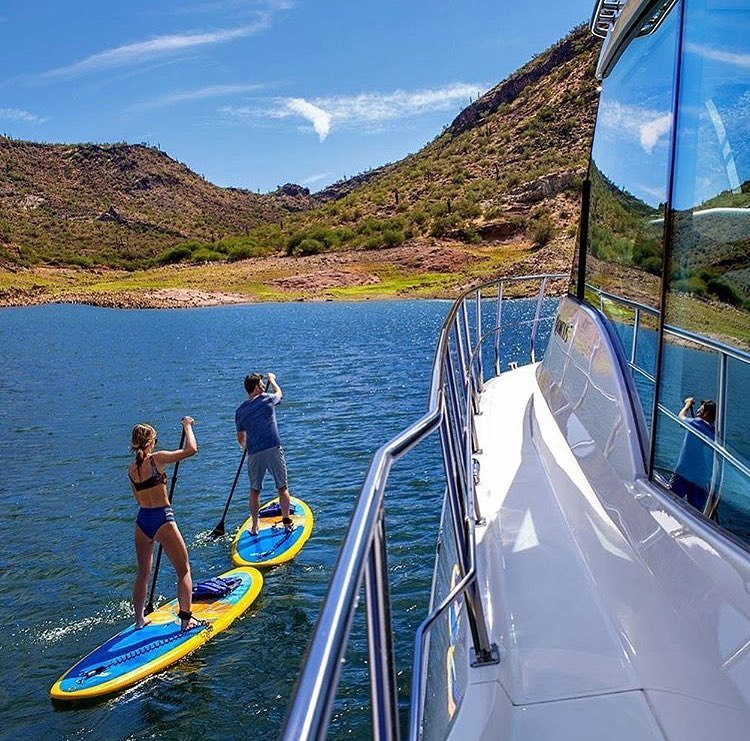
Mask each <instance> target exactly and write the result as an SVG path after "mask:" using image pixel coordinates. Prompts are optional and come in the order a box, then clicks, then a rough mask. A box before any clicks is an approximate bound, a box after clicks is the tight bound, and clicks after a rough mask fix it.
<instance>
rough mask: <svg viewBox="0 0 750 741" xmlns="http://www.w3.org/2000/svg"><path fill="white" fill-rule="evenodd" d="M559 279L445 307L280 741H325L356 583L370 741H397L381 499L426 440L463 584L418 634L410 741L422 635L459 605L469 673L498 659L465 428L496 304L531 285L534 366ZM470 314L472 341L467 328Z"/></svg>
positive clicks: (375, 466)
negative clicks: (435, 457)
mask: <svg viewBox="0 0 750 741" xmlns="http://www.w3.org/2000/svg"><path fill="white" fill-rule="evenodd" d="M567 278H568V276H567V275H565V274H556V275H534V276H522V277H514V278H504V279H500V280H499V281H493V282H492V283H486V284H484V285H482V286H479V287H477V288H473V289H470V290H468V291H466V292H464V293H463V294H462V295H461V296H460V297H459V298H458V299H457V300H456V301H455V303H454V304H453V305H452V307H451V309H450V311H449V312H448V316H447V318H446V319H445V322H444V323H443V326H442V328H441V330H440V335H439V340H438V346H437V351H436V354H435V360H434V363H433V368H432V376H431V383H430V395H429V403H428V409H427V412H426V414H425V415H424V416H423V417H421V418H420V419H419V420H417V421H416V422H415V423H414V424H412V425H411V426H410V427H408V428H407V429H405V430H404V431H403V432H401V433H400V434H399V435H397V436H396V437H394V438H393V439H392V440H390V441H389V442H387V443H386V444H385V445H383V446H382V447H381V448H380V449H379V450H378V451H377V452H376V453H375V455H374V457H373V460H372V462H371V464H370V468H369V470H368V472H367V476H366V478H365V482H364V485H363V487H362V491H361V493H360V495H359V498H358V500H357V503H356V506H355V509H354V513H353V515H352V518H351V521H350V523H349V527H348V529H347V532H346V535H345V537H344V541H343V544H342V546H341V551H340V553H339V557H338V560H337V563H336V566H335V568H334V572H333V576H332V578H331V582H330V585H329V588H328V593H327V595H326V598H325V601H324V603H323V606H322V609H321V611H320V615H319V617H318V622H317V625H316V628H315V632H314V634H313V637H312V640H311V643H310V646H309V649H308V653H307V656H306V658H305V662H304V664H303V667H302V670H301V672H300V676H299V680H298V683H297V687H296V690H295V693H294V697H293V700H292V703H291V706H290V709H289V712H288V715H287V720H286V724H285V727H284V731H283V733H282V738H283V739H286V740H287V741H297V739H302V740H303V741H307V740H308V739H320V738H324V737H325V734H326V730H327V728H328V725H329V722H330V718H331V712H332V707H333V702H334V699H335V696H336V689H337V685H338V679H339V674H340V671H341V664H342V661H343V659H344V655H345V652H346V648H347V645H348V641H349V634H350V631H351V626H352V620H353V617H354V613H355V610H356V607H357V601H358V596H359V592H360V589H361V587H362V584H363V581H364V587H365V590H364V591H365V598H366V616H367V640H368V657H369V664H368V667H369V673H370V693H371V705H372V722H373V725H372V732H373V738H374V739H376V740H378V741H379V740H380V739H389V740H391V739H398V738H399V719H398V702H397V688H396V672H395V656H394V650H393V637H392V632H393V628H392V622H391V600H390V585H389V581H388V569H387V550H386V526H385V519H384V515H383V497H384V494H385V487H386V483H387V480H388V474H389V472H390V469H391V466H392V465H393V463H394V462H395V461H396V460H398V459H399V458H400V457H401V456H403V455H404V454H405V453H407V452H408V451H409V450H411V449H412V448H413V447H415V446H416V445H417V444H418V443H420V442H421V441H422V440H424V439H425V438H426V437H427V436H428V435H430V434H431V433H432V432H434V431H435V430H438V429H439V430H440V442H441V448H442V457H443V466H444V473H445V486H446V488H445V498H446V504H447V505H448V507H449V509H450V513H451V520H452V524H453V535H454V537H455V538H456V546H457V549H456V550H457V553H458V554H459V555H458V558H459V565H460V568H461V572H462V578H461V579H460V581H459V582H458V583H457V584H456V586H455V587H454V588H453V590H452V591H451V593H450V595H448V597H446V598H445V599H444V600H443V601H442V602H441V603H440V604H439V605H438V606H437V607H436V608H435V609H433V610H432V612H431V613H430V615H428V617H427V618H426V620H425V621H424V622H423V623H422V625H421V626H420V627H419V629H418V631H417V637H416V645H415V657H414V677H413V684H412V707H411V712H410V737H411V738H413V739H416V738H419V736H420V733H421V719H422V712H423V707H424V664H425V658H424V657H425V652H424V644H425V640H426V637H427V635H428V633H429V630H430V627H431V626H432V625H433V624H434V622H435V620H436V619H437V618H438V617H439V616H440V615H441V614H442V613H443V612H444V611H445V609H446V608H447V606H448V605H449V604H450V603H451V602H452V601H454V600H456V599H459V598H461V597H463V599H464V603H465V605H466V609H467V615H468V623H469V628H470V631H471V636H472V642H473V650H474V662H473V663H474V664H475V665H476V664H484V663H488V662H489V663H491V662H496V661H497V650H496V648H495V647H494V646H493V644H492V643H491V641H490V637H489V635H488V632H487V621H486V619H485V614H484V607H483V604H482V600H481V598H480V594H479V590H478V587H477V574H476V558H475V533H474V528H475V527H476V526H477V525H478V524H481V523H482V520H481V515H480V513H479V510H478V507H477V502H476V500H475V491H474V487H475V481H474V470H473V454H474V453H475V452H476V444H477V441H476V434H475V428H474V422H473V418H474V415H475V414H476V413H478V411H479V405H480V394H481V391H482V388H483V384H484V378H483V362H482V343H483V340H484V339H485V338H486V337H488V336H492V337H493V338H497V339H496V340H495V342H494V343H493V350H494V367H495V372H496V373H497V374H499V373H500V368H501V342H500V340H499V335H500V330H501V326H502V325H501V320H502V316H503V303H504V301H506V300H507V299H506V298H505V296H504V294H505V293H507V290H506V289H507V288H508V287H509V286H513V285H515V286H517V287H519V288H522V286H521V285H520V284H522V283H532V284H533V283H539V290H538V293H537V297H536V307H535V312H534V318H533V320H530V321H529V322H527V323H528V324H529V325H530V338H529V359H530V360H531V362H533V361H534V359H535V358H536V342H537V336H538V327H539V324H540V321H541V312H542V305H543V302H544V298H545V294H546V291H547V289H548V287H549V283H550V281H553V280H557V281H563V280H565V281H567ZM492 293H496V297H495V301H496V309H495V316H496V317H497V325H496V327H495V328H494V329H493V330H491V331H489V332H487V333H485V334H482V305H483V303H486V302H487V301H491V294H492ZM469 307H473V309H472V310H473V313H474V333H473V335H472V331H471V326H470V325H471V322H470V321H469Z"/></svg>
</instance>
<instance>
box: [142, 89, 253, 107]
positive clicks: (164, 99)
mask: <svg viewBox="0 0 750 741" xmlns="http://www.w3.org/2000/svg"><path fill="white" fill-rule="evenodd" d="M264 87H265V86H264V85H261V84H244V85H208V86H205V87H200V88H196V89H195V90H183V91H181V92H178V93H168V94H166V95H162V96H161V97H159V98H154V99H153V100H149V101H145V102H144V103H140V104H138V105H137V106H135V107H136V108H160V107H162V106H168V105H175V104H178V103H189V102H190V101H193V100H205V99H207V98H220V97H222V96H226V95H237V94H239V93H252V92H257V91H258V90H262V89H263V88H264Z"/></svg>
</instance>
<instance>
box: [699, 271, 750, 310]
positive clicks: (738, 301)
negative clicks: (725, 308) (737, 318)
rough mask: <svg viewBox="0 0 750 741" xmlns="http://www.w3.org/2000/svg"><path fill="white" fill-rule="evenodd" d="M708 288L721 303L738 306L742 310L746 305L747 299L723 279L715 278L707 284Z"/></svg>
mask: <svg viewBox="0 0 750 741" xmlns="http://www.w3.org/2000/svg"><path fill="white" fill-rule="evenodd" d="M706 288H707V289H708V290H709V291H710V292H711V293H712V294H713V295H714V296H716V298H718V299H719V301H723V302H724V303H726V304H731V305H732V306H737V307H740V308H742V307H743V306H744V304H745V299H744V297H743V296H742V294H741V293H740V292H739V291H738V290H737V289H736V288H735V287H734V286H733V285H731V284H730V283H727V282H726V281H725V280H723V279H722V278H713V279H712V280H709V281H708V283H706Z"/></svg>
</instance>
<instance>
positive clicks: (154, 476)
mask: <svg viewBox="0 0 750 741" xmlns="http://www.w3.org/2000/svg"><path fill="white" fill-rule="evenodd" d="M149 458H150V459H151V475H150V476H149V477H148V478H147V479H145V480H144V481H136V480H135V479H134V478H133V477H132V476H131V475H130V471H128V478H129V479H130V483H131V484H133V487H134V488H135V490H136V491H143V490H144V489H153V488H154V487H155V486H159V485H161V484H166V483H167V474H166V473H161V472H160V471H159V469H158V468H157V467H156V463H154V457H153V456H149Z"/></svg>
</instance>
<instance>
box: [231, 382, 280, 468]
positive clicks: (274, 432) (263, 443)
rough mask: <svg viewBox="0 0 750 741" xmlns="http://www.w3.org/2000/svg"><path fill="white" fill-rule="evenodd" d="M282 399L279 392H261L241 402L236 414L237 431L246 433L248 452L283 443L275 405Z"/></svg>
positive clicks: (256, 451)
mask: <svg viewBox="0 0 750 741" xmlns="http://www.w3.org/2000/svg"><path fill="white" fill-rule="evenodd" d="M280 401H281V396H280V395H279V394H260V395H259V396H256V397H255V398H254V399H248V400H247V401H245V402H243V403H242V404H240V406H239V407H238V408H237V411H236V412H235V414H234V422H235V425H236V426H237V432H241V431H242V432H244V433H245V447H246V448H247V452H248V453H258V452H260V451H261V450H267V449H268V448H275V447H278V446H279V445H281V438H280V437H279V427H278V425H277V424H276V410H275V409H274V407H275V406H276V405H277V404H278V403H279V402H280Z"/></svg>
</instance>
